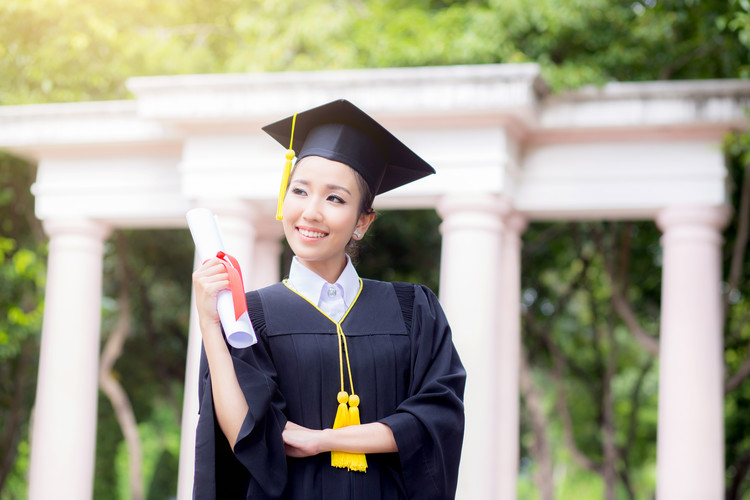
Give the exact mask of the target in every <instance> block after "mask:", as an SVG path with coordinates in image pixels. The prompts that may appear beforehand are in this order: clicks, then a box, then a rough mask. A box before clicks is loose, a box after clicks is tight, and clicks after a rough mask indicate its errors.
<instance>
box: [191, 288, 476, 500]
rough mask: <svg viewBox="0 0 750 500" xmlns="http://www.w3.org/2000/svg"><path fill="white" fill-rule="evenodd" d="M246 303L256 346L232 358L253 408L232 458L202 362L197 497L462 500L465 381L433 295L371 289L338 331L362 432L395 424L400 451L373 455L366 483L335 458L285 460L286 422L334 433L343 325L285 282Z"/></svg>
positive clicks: (416, 290)
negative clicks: (345, 349)
mask: <svg viewBox="0 0 750 500" xmlns="http://www.w3.org/2000/svg"><path fill="white" fill-rule="evenodd" d="M247 303H248V310H249V312H250V317H251V320H252V322H253V326H254V328H255V331H256V334H257V335H258V343H257V344H256V345H254V346H252V347H250V348H247V349H233V348H230V351H231V354H232V358H233V361H234V367H235V371H236V373H237V378H238V380H239V382H240V386H241V387H242V390H243V392H244V394H245V397H246V398H247V402H248V406H249V411H248V414H247V415H246V417H245V420H244V423H243V425H242V429H241V431H240V434H239V436H238V438H237V442H236V445H235V449H234V452H232V450H231V448H230V446H229V444H228V442H227V439H226V438H225V436H224V434H223V433H222V432H221V429H220V428H219V426H218V423H217V422H216V416H215V414H214V408H213V397H212V394H211V380H210V376H209V373H208V366H207V362H206V358H205V353H202V355H201V369H200V383H199V392H200V394H199V398H200V400H199V405H200V409H199V411H200V417H199V420H198V428H197V434H196V461H195V478H194V489H193V496H194V498H196V499H199V500H207V499H211V500H213V499H233V498H237V499H245V498H246V499H251V498H252V499H272V498H283V499H293V500H296V499H300V500H302V499H305V500H310V499H326V500H335V499H356V500H368V499H373V500H374V499H400V498H404V499H407V498H408V499H430V500H435V499H449V498H454V497H455V491H456V482H457V477H458V464H459V458H460V454H461V445H462V441H463V432H464V408H463V391H464V384H465V379H466V373H465V371H464V368H463V366H462V365H461V361H460V360H459V357H458V354H457V353H456V350H455V348H454V346H453V343H452V340H451V331H450V327H449V325H448V323H447V321H446V318H445V315H444V313H443V311H442V309H441V307H440V304H439V303H438V301H437V298H436V297H435V295H434V294H433V293H432V292H431V291H430V290H429V289H428V288H426V287H424V286H421V285H412V284H406V283H385V282H380V281H372V280H363V289H362V292H361V294H360V296H359V298H358V299H357V300H356V302H355V303H354V306H353V307H352V309H351V311H350V312H349V314H348V315H347V316H346V318H345V319H344V321H343V323H342V328H343V331H344V333H345V335H346V338H347V343H348V348H349V357H350V361H351V368H352V376H353V381H354V389H355V392H356V393H357V394H358V395H359V397H360V401H361V402H360V405H359V408H360V418H361V422H362V423H363V424H365V423H368V422H376V421H377V422H382V423H384V424H386V425H388V426H389V427H390V428H391V430H392V431H393V435H394V437H395V440H396V444H397V446H398V450H399V451H398V453H385V454H368V455H367V463H368V468H367V472H350V471H348V470H346V469H339V468H335V467H332V466H331V454H330V453H321V454H319V455H316V456H313V457H307V458H290V457H287V456H286V454H285V452H284V444H283V441H282V438H281V432H282V430H283V428H284V425H285V424H286V422H287V420H291V421H292V422H295V423H297V424H299V425H302V426H304V427H308V428H311V429H324V428H330V427H331V426H332V425H333V421H334V418H335V416H336V409H337V406H338V403H337V401H336V395H337V393H338V392H339V390H340V375H339V373H340V372H339V354H338V353H339V351H338V343H337V340H338V339H337V335H336V326H335V324H334V323H333V322H332V321H331V320H329V319H328V318H327V317H326V316H324V315H323V314H322V313H321V312H320V311H319V310H318V309H317V308H315V307H314V306H312V305H311V304H310V303H308V302H307V301H306V300H305V299H304V298H302V297H301V296H299V295H297V294H296V293H295V292H293V291H292V290H290V289H288V288H287V287H286V286H285V285H284V284H282V283H277V284H275V285H272V286H270V287H267V288H264V289H261V290H258V291H255V292H249V293H248V294H247ZM347 378H348V377H347ZM347 386H348V380H347ZM347 391H349V389H348V387H347Z"/></svg>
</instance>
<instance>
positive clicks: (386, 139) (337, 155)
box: [263, 99, 435, 219]
mask: <svg viewBox="0 0 750 500" xmlns="http://www.w3.org/2000/svg"><path fill="white" fill-rule="evenodd" d="M263 130H264V131H265V132H266V133H267V134H268V135H270V136H271V137H273V138H274V139H275V140H276V141H277V142H279V144H281V145H282V146H286V145H287V144H288V145H289V151H288V152H287V169H286V170H285V172H284V177H283V180H282V185H281V190H280V193H279V210H278V212H277V218H279V219H280V218H281V204H282V202H283V198H284V193H285V192H286V186H287V183H288V180H289V169H290V168H291V161H292V159H293V158H294V151H298V152H299V153H297V159H298V160H301V159H302V158H304V157H306V156H322V157H323V158H327V159H329V160H334V161H339V162H341V163H345V164H347V165H349V166H350V167H351V168H353V169H354V170H356V171H357V172H359V173H360V174H361V175H362V177H363V178H364V179H365V182H367V185H368V186H369V187H370V190H371V191H372V194H373V195H378V194H381V193H384V192H386V191H390V190H391V189H395V188H397V187H399V186H403V185H404V184H408V183H409V182H412V181H415V180H417V179H420V178H422V177H424V176H426V175H429V174H434V173H435V169H433V168H432V167H431V166H430V165H429V164H428V163H427V162H426V161H424V160H423V159H422V158H420V157H419V156H418V155H417V154H416V153H414V152H413V151H412V150H411V149H409V148H408V147H407V146H406V145H404V143H402V142H401V141H400V140H398V139H397V138H396V137H395V136H394V135H393V134H391V133H390V132H389V131H388V130H386V129H385V128H384V127H383V126H382V125H380V124H379V123H378V122H376V121H375V120H374V119H373V118H372V117H370V116H369V115H368V114H367V113H365V112H364V111H362V110H361V109H359V108H358V107H356V106H355V105H354V104H352V103H350V102H349V101H347V100H345V99H339V100H336V101H332V102H329V103H327V104H323V105H321V106H318V107H315V108H312V109H308V110H307V111H302V112H300V113H297V114H295V115H293V116H290V117H287V118H284V119H283V120H279V121H277V122H274V123H271V124H269V125H266V126H265V127H263Z"/></svg>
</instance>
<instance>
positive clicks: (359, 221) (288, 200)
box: [283, 156, 374, 282]
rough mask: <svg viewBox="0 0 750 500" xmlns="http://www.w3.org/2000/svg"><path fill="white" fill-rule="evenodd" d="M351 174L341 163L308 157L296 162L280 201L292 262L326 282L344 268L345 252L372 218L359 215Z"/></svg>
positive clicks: (355, 190) (347, 167) (363, 231)
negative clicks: (282, 198) (356, 231)
mask: <svg viewBox="0 0 750 500" xmlns="http://www.w3.org/2000/svg"><path fill="white" fill-rule="evenodd" d="M360 198H361V194H360V191H359V187H358V185H357V179H356V174H355V172H354V171H353V170H352V169H351V167H349V166H348V165H346V164H344V163H340V162H337V161H332V160H328V159H326V158H322V157H320V156H308V157H305V158H303V159H302V160H300V161H299V163H297V165H296V167H295V169H294V172H293V174H292V178H291V180H290V182H289V189H288V191H287V194H286V196H285V198H284V208H283V213H284V220H283V225H284V234H285V235H286V239H287V241H288V242H289V246H290V247H291V248H292V251H293V252H294V254H295V255H296V256H297V259H298V260H299V261H300V262H301V263H302V264H303V265H305V266H306V267H308V268H309V269H312V270H313V271H315V272H316V273H318V275H320V276H322V277H323V278H325V279H326V280H327V281H329V282H333V281H336V279H338V276H339V274H340V273H341V271H342V270H343V269H344V266H345V265H346V257H345V248H346V244H347V243H348V242H349V240H350V239H351V238H352V234H353V232H354V230H355V229H357V230H358V231H359V232H360V233H361V234H363V235H364V233H365V231H367V228H368V227H369V225H370V223H371V222H372V219H373V217H374V216H372V215H369V214H364V215H362V216H360V215H359V203H360Z"/></svg>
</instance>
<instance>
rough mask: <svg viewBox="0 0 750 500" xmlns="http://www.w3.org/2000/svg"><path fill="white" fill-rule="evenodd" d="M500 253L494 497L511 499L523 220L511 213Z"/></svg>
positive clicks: (515, 450) (516, 442) (515, 476)
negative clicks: (495, 495)
mask: <svg viewBox="0 0 750 500" xmlns="http://www.w3.org/2000/svg"><path fill="white" fill-rule="evenodd" d="M503 220H504V222H505V228H504V231H503V239H502V247H501V253H500V275H499V277H498V279H499V280H500V319H499V322H498V331H497V333H496V334H497V335H498V339H497V356H498V358H497V365H496V366H497V398H498V413H497V415H496V416H497V423H496V425H497V432H498V436H497V441H496V442H495V443H494V444H495V446H496V447H497V452H498V470H497V491H498V495H497V497H496V498H498V499H502V500H515V498H516V491H517V480H518V460H519V455H520V442H519V440H520V427H519V413H520V394H519V370H520V366H519V363H520V356H521V234H522V233H523V232H524V231H525V230H526V226H527V221H526V218H525V217H524V216H523V215H521V214H519V213H517V212H511V213H508V215H506V216H505V218H504V219H503Z"/></svg>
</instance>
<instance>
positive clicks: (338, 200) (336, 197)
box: [328, 194, 346, 203]
mask: <svg viewBox="0 0 750 500" xmlns="http://www.w3.org/2000/svg"><path fill="white" fill-rule="evenodd" d="M328 201H332V202H333V203H346V201H344V199H343V198H342V197H341V196H339V195H337V194H330V195H328Z"/></svg>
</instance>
